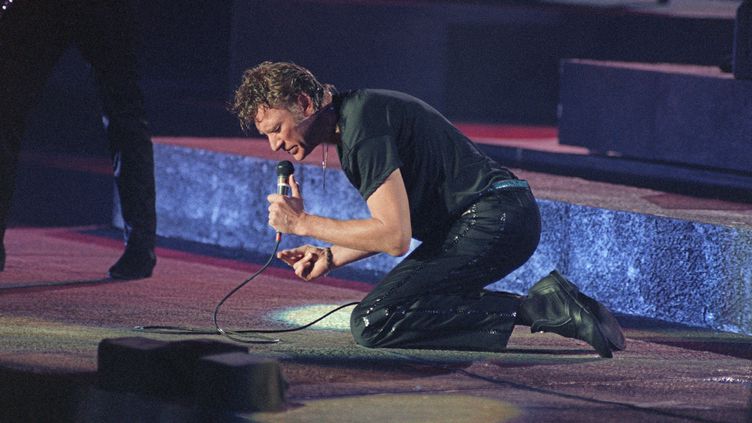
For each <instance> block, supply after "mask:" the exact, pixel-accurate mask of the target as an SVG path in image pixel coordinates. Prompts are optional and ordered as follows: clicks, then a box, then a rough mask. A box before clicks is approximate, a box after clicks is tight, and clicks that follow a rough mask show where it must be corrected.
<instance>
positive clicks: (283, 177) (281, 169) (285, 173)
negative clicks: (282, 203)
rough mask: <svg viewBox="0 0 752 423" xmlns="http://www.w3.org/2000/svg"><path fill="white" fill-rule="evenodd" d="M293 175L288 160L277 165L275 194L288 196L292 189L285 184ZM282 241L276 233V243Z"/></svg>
mask: <svg viewBox="0 0 752 423" xmlns="http://www.w3.org/2000/svg"><path fill="white" fill-rule="evenodd" d="M293 173H295V167H294V166H293V165H292V163H290V161H289V160H282V161H281V162H279V163H278V164H277V194H280V195H284V196H286V197H289V196H290V193H291V191H292V189H291V188H290V185H289V184H288V183H287V180H288V179H289V178H290V175H292V174H293ZM281 240H282V234H281V233H279V232H277V242H279V241H281Z"/></svg>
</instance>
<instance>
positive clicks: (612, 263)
mask: <svg viewBox="0 0 752 423" xmlns="http://www.w3.org/2000/svg"><path fill="white" fill-rule="evenodd" d="M538 202H539V205H540V207H541V215H542V220H543V233H542V235H541V242H540V245H539V247H538V250H537V251H536V253H535V254H534V255H533V257H532V258H531V259H530V260H529V261H528V263H526V264H525V265H524V266H522V267H521V268H520V269H518V270H517V271H515V272H513V273H512V274H511V275H509V276H508V277H507V278H505V279H504V280H502V281H500V282H498V283H496V284H494V285H493V288H494V289H499V290H509V291H515V292H520V293H522V292H525V291H526V289H527V288H528V287H529V286H530V285H531V284H532V283H534V282H535V281H537V280H538V279H539V278H540V277H542V276H543V275H545V274H547V273H548V272H549V271H551V270H552V269H558V270H559V271H560V272H562V273H563V274H565V275H566V276H567V277H569V278H570V279H571V280H572V281H573V282H575V283H576V284H577V285H578V286H579V287H580V289H581V290H582V291H583V292H585V293H587V294H589V295H591V296H593V297H595V298H597V299H598V300H600V301H602V302H603V303H605V304H607V305H608V306H609V307H610V308H611V309H612V310H614V311H618V312H622V313H627V314H634V315H639V316H649V317H654V318H658V319H663V320H668V321H673V322H681V323H685V324H691V325H695V326H704V327H711V328H715V329H719V330H726V331H732V332H739V333H747V334H749V333H752V231H750V230H749V229H744V228H735V227H729V226H722V225H711V224H705V223H698V222H691V221H686V220H679V219H672V218H666V217H660V216H654V215H647V214H640V213H632V212H622V211H614V210H608V209H600V208H594V207H587V206H580V205H576V204H570V203H566V202H560V201H549V200H539V201H538Z"/></svg>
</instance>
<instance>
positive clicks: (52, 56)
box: [0, 1, 69, 271]
mask: <svg viewBox="0 0 752 423" xmlns="http://www.w3.org/2000/svg"><path fill="white" fill-rule="evenodd" d="M61 15H62V14H61V11H60V10H59V7H57V5H56V4H55V2H33V1H32V2H24V3H21V4H17V5H14V6H13V7H11V8H10V9H9V10H8V11H6V12H5V14H4V15H3V17H2V22H0V116H1V117H2V124H1V125H0V271H2V270H4V268H5V246H4V243H3V239H4V236H5V229H6V225H7V219H8V213H9V211H10V206H11V200H12V197H13V191H14V188H15V183H16V170H17V166H18V156H19V153H20V148H21V139H22V137H23V134H24V129H25V126H26V119H27V117H28V114H29V112H30V111H31V109H32V107H33V106H34V105H35V104H36V102H37V100H38V98H39V95H40V94H41V92H42V89H43V88H44V86H45V83H46V81H47V78H48V77H49V76H50V74H51V73H52V70H53V68H54V66H55V63H56V62H57V61H58V59H59V58H60V55H61V54H62V52H63V51H64V49H65V47H66V46H67V44H68V40H69V34H68V33H67V32H66V28H65V26H64V25H63V17H62V16H61Z"/></svg>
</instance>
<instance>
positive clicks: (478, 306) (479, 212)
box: [350, 188, 541, 351]
mask: <svg viewBox="0 0 752 423" xmlns="http://www.w3.org/2000/svg"><path fill="white" fill-rule="evenodd" d="M540 230H541V229H540V212H539V210H538V206H537V204H536V202H535V199H534V197H533V195H532V193H531V192H530V191H529V190H528V189H520V188H510V189H504V190H498V191H495V192H492V193H489V194H487V195H485V196H483V197H482V198H481V199H480V200H479V201H478V202H476V203H475V204H473V205H472V206H471V207H470V208H469V209H467V211H465V212H464V213H463V214H462V215H461V216H459V217H458V218H457V219H456V220H455V221H454V222H453V223H452V224H451V225H449V226H448V227H446V228H444V229H443V230H441V231H437V232H436V234H435V236H433V237H431V239H426V240H424V241H423V243H422V244H421V245H420V246H418V248H416V249H415V250H414V251H413V252H412V253H411V254H410V255H408V256H407V257H406V258H405V259H404V260H403V261H402V262H400V264H398V265H397V266H396V267H395V268H394V269H392V271H391V272H389V273H388V274H387V275H386V276H385V278H384V279H383V280H382V281H381V282H380V283H379V284H378V285H377V286H376V287H375V288H374V290H373V291H371V292H370V293H369V294H368V295H367V296H366V297H365V298H364V299H363V300H362V301H361V302H360V304H358V306H357V307H355V309H354V310H353V312H352V315H351V317H350V327H351V331H352V334H353V337H354V338H355V341H356V342H357V343H358V344H360V345H363V346H367V347H386V348H428V349H451V350H473V351H501V350H503V349H504V348H505V347H506V345H507V341H508V339H509V336H510V335H511V332H512V329H513V328H514V324H515V319H516V314H517V309H518V307H519V304H520V297H518V296H516V295H513V294H509V293H503V292H491V291H487V290H485V289H484V287H486V286H487V285H488V284H490V283H493V282H495V281H497V280H499V279H501V278H503V277H504V276H506V275H508V274H509V273H511V272H512V271H513V270H515V269H517V268H518V267H520V266H521V265H522V264H524V263H525V262H526V261H527V260H528V258H530V256H531V255H532V254H533V252H535V249H536V247H537V246H538V241H539V240H540Z"/></svg>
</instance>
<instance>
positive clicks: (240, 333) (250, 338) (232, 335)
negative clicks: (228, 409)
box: [133, 237, 358, 344]
mask: <svg viewBox="0 0 752 423" xmlns="http://www.w3.org/2000/svg"><path fill="white" fill-rule="evenodd" d="M279 244H280V238H279V237H277V240H276V242H275V243H274V251H272V254H271V255H270V256H269V259H268V260H267V261H266V263H264V265H263V266H261V268H260V269H259V270H257V271H256V272H254V273H253V274H252V275H251V276H249V277H248V279H246V280H244V281H243V282H241V283H240V284H238V286H236V287H235V288H233V289H232V290H230V292H228V293H227V294H226V295H225V296H224V298H222V299H221V300H220V301H219V303H217V306H216V307H214V313H213V315H212V320H213V322H214V330H206V329H199V328H189V327H181V326H156V325H151V326H136V327H134V328H133V330H134V331H137V332H147V333H161V334H170V335H222V336H225V337H227V338H229V339H231V340H233V341H235V342H241V343H244V344H275V343H278V342H280V340H279V339H275V338H270V337H266V336H263V335H251V334H260V333H285V332H295V331H299V330H303V329H306V328H308V327H311V326H313V325H315V324H316V323H318V322H320V321H322V320H324V319H325V318H327V317H328V316H330V315H331V314H333V313H336V312H337V311H339V310H342V309H343V308H346V307H350V306H353V305H357V304H358V302H357V301H356V302H351V303H347V304H343V305H341V306H339V307H336V308H334V309H333V310H331V311H329V312H327V313H325V314H324V315H322V316H321V317H319V318H317V319H315V320H313V321H312V322H310V323H307V324H305V325H303V326H298V327H294V328H287V329H242V330H229V329H223V328H222V327H221V326H220V325H219V320H218V316H219V309H220V307H222V304H224V303H225V302H226V301H227V300H228V299H229V298H230V297H232V296H233V295H234V294H235V293H236V292H238V291H239V290H240V289H241V288H243V287H244V286H245V285H247V284H248V283H249V282H251V281H252V280H253V279H255V278H256V276H258V275H260V274H261V273H263V272H264V271H265V270H266V269H267V268H268V267H269V266H270V265H271V264H272V261H274V258H275V257H276V255H277V250H278V249H279Z"/></svg>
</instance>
